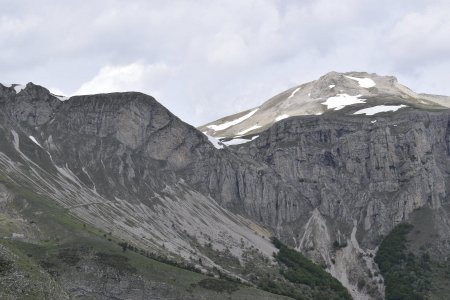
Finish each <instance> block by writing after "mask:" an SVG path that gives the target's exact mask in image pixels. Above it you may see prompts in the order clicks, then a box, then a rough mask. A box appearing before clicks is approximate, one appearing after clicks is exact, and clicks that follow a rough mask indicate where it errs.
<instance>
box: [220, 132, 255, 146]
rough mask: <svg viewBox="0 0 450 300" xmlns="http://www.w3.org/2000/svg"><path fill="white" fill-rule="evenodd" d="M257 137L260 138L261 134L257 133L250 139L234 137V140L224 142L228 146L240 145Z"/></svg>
mask: <svg viewBox="0 0 450 300" xmlns="http://www.w3.org/2000/svg"><path fill="white" fill-rule="evenodd" d="M257 138H259V135H255V136H254V137H252V138H251V139H249V140H248V139H232V140H229V141H226V142H222V143H224V144H225V145H227V146H232V145H240V144H245V143H248V142H251V141H253V140H255V139H257Z"/></svg>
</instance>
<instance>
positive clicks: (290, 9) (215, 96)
mask: <svg viewBox="0 0 450 300" xmlns="http://www.w3.org/2000/svg"><path fill="white" fill-rule="evenodd" d="M447 3H448V2H446V1H441V0H430V1H421V0H410V1H387V0H378V1H375V0H367V1H357V0H342V1H333V0H304V1H294V0H283V1H282V0H248V1H224V0H209V1H206V0H195V1H182V0H173V1H163V0H154V1H144V0H135V1H131V2H130V1H120V0H110V1H102V0H92V1H90V2H89V5H88V6H87V5H75V4H72V3H70V2H67V1H66V2H64V1H56V0H42V1H39V4H37V3H36V1H32V0H24V1H7V2H6V3H4V4H2V10H1V12H0V41H1V43H0V69H1V70H2V73H1V75H0V76H1V77H0V81H4V82H18V83H23V82H28V81H33V82H35V83H39V84H42V85H45V86H49V87H55V88H58V89H59V90H62V91H67V93H69V94H75V93H76V94H80V93H96V92H110V91H125V90H137V91H141V92H145V93H148V94H151V95H153V96H155V97H156V98H157V99H158V100H159V101H160V102H161V103H162V104H163V105H165V106H166V107H167V108H169V109H170V110H171V111H173V112H174V113H175V114H176V115H178V116H179V117H181V118H182V119H183V120H185V121H187V122H189V123H191V124H194V125H200V124H202V123H205V122H208V121H211V120H214V119H216V118H219V117H222V116H224V115H227V114H231V113H235V112H237V111H239V110H243V109H248V108H251V107H254V106H257V105H259V104H261V103H262V102H263V101H265V100H267V99H268V98H270V97H271V96H273V95H274V94H275V93H278V92H281V91H283V90H284V89H287V88H290V87H292V86H294V85H297V84H299V83H302V82H305V81H309V80H313V79H316V78H317V77H318V76H320V75H322V74H324V73H326V72H329V71H331V70H336V71H352V70H361V71H368V72H377V73H381V74H392V75H396V76H397V77H398V78H399V79H400V81H402V82H403V83H404V84H406V85H408V86H410V87H411V88H413V89H420V90H421V91H427V92H429V93H439V94H450V86H448V84H447V79H446V76H443V75H445V69H443V67H442V66H448V65H449V64H450V51H449V50H450V47H449V45H450V43H449V39H448V38H447V36H446V35H447V33H448V32H449V31H450V25H449V24H450V21H449V20H450V19H448V18H446V16H445V13H446V12H447V11H448V10H449V8H450V6H449V4H447Z"/></svg>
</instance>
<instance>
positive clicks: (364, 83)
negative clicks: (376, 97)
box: [345, 76, 377, 89]
mask: <svg viewBox="0 0 450 300" xmlns="http://www.w3.org/2000/svg"><path fill="white" fill-rule="evenodd" d="M345 77H347V78H348V79H351V80H355V81H358V84H359V86H360V87H363V88H366V89H368V88H371V87H374V86H376V85H377V84H376V83H375V81H373V80H372V79H370V78H357V77H352V76H345Z"/></svg>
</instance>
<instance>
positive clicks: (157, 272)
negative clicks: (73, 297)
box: [0, 177, 287, 299]
mask: <svg viewBox="0 0 450 300" xmlns="http://www.w3.org/2000/svg"><path fill="white" fill-rule="evenodd" d="M0 183H3V184H4V185H6V186H7V187H8V188H9V189H10V190H12V191H14V193H15V194H17V197H16V199H15V200H14V204H13V205H14V211H16V212H19V215H20V217H22V218H24V219H25V220H27V222H28V223H29V224H30V223H31V225H29V227H30V228H35V229H36V230H35V231H36V232H35V233H36V234H35V239H34V241H33V242H32V243H31V242H24V241H19V240H14V239H3V240H0V247H3V249H5V250H6V252H8V253H10V254H11V255H9V256H10V257H9V258H6V260H7V261H11V260H12V261H13V262H14V269H15V270H16V271H18V272H20V273H21V274H22V273H23V275H24V276H25V277H28V278H29V281H30V282H31V285H33V284H37V285H47V286H52V289H53V286H57V285H56V284H54V283H52V282H51V281H52V278H51V276H49V275H48V273H47V272H45V271H44V269H45V268H43V267H42V266H43V265H44V266H46V267H49V268H50V269H52V270H53V271H55V272H54V273H55V274H57V273H58V272H64V270H66V269H67V264H70V263H71V261H72V262H73V263H75V264H76V262H77V259H79V257H80V256H82V255H80V254H77V253H79V251H80V247H81V246H82V247H83V248H84V249H89V253H95V257H96V259H97V260H98V259H99V258H101V259H102V260H103V261H102V262H104V263H106V264H108V266H109V267H113V268H116V269H119V271H122V270H120V269H121V268H123V269H124V270H125V271H126V272H127V271H130V272H132V273H134V272H135V273H137V274H140V275H142V276H143V277H144V278H145V279H146V280H147V281H151V282H158V283H161V284H162V285H164V286H166V287H168V288H167V290H168V291H169V293H171V295H168V296H176V295H191V296H192V297H193V298H198V299H201V298H203V299H287V298H285V297H282V296H277V295H273V294H270V293H267V292H264V291H261V290H258V289H255V288H252V287H248V286H244V285H240V284H237V283H234V282H227V281H222V280H213V279H212V278H211V277H207V276H205V275H203V274H199V273H195V272H191V271H188V270H184V269H181V268H178V267H175V266H172V265H169V264H164V263H161V262H158V261H156V260H153V259H150V258H148V257H146V256H143V255H141V254H138V253H136V252H133V251H125V252H124V251H123V250H122V248H121V247H120V246H118V242H119V241H118V240H115V239H114V237H113V236H110V235H109V234H108V233H104V232H101V231H100V230H98V229H96V228H93V227H91V226H89V225H87V224H84V223H82V222H81V221H79V220H77V219H75V218H74V217H72V216H71V215H69V214H68V212H67V211H66V210H64V209H62V208H61V207H59V206H58V205H56V204H55V203H53V202H52V201H49V200H47V199H45V198H43V197H41V196H39V195H37V194H35V193H34V192H32V191H30V190H27V189H25V188H23V187H22V186H20V187H19V186H16V185H15V184H12V183H11V182H10V181H9V180H6V179H5V178H1V177H0ZM14 219H15V218H11V217H9V216H8V215H6V214H2V213H1V212H0V235H1V236H3V237H5V236H11V234H12V233H13V232H15V231H14V230H17V229H18V228H19V227H20V225H17V224H15V222H16V221H15V220H14ZM27 226H28V225H27ZM4 252H5V251H4ZM1 253H2V252H0V254H1ZM71 253H75V254H73V255H72V254H71ZM8 272H11V271H8V270H6V271H5V273H4V274H2V273H1V272H0V277H1V276H3V275H5V274H8ZM54 279H55V280H56V281H58V276H56V277H55V276H54ZM1 285H2V283H0V290H2V288H1ZM3 290H4V289H3ZM17 292H18V293H19V294H21V296H20V297H21V298H24V299H26V298H27V297H29V299H44V298H48V297H51V295H50V294H49V293H48V291H45V290H41V289H35V288H29V289H26V293H27V294H29V295H28V296H26V297H25V296H23V294H22V293H21V291H17Z"/></svg>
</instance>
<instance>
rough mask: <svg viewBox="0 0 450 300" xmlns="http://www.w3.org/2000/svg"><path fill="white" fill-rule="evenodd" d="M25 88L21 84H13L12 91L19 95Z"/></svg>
mask: <svg viewBox="0 0 450 300" xmlns="http://www.w3.org/2000/svg"><path fill="white" fill-rule="evenodd" d="M25 87H26V86H25V85H21V84H14V90H15V91H16V94H18V93H20V92H21V91H22V90H23V89H24V88H25Z"/></svg>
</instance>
